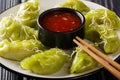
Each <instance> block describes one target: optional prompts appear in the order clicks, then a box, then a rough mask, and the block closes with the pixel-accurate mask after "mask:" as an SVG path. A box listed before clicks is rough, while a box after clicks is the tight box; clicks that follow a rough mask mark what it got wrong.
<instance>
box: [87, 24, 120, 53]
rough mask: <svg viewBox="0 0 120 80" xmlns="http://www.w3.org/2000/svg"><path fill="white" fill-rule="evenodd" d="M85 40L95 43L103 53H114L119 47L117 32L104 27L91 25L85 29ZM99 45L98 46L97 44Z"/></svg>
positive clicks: (119, 41)
mask: <svg viewBox="0 0 120 80" xmlns="http://www.w3.org/2000/svg"><path fill="white" fill-rule="evenodd" d="M85 35H86V38H87V39H89V40H91V41H93V42H97V43H98V45H99V46H102V48H101V47H100V48H101V49H103V50H104V52H105V53H107V54H108V53H115V52H116V51H117V50H118V49H119V47H120V40H119V38H118V35H117V32H116V31H114V30H113V29H111V28H110V27H108V26H105V25H91V26H89V27H86V28H85ZM99 43H100V44H99Z"/></svg>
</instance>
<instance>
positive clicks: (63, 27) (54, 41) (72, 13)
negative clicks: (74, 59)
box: [37, 8, 85, 49]
mask: <svg viewBox="0 0 120 80" xmlns="http://www.w3.org/2000/svg"><path fill="white" fill-rule="evenodd" d="M37 24H38V29H39V31H38V38H39V40H40V41H41V42H42V43H43V44H44V45H45V46H46V47H49V48H52V47H58V48H61V49H70V48H73V47H74V46H75V44H74V43H73V38H75V36H79V37H81V38H84V24H85V17H84V15H83V14H82V13H81V12H78V11H76V10H74V9H69V8H52V9H49V10H46V11H44V12H43V13H41V14H40V16H39V17H38V20H37Z"/></svg>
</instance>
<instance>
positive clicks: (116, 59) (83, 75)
mask: <svg viewBox="0 0 120 80" xmlns="http://www.w3.org/2000/svg"><path fill="white" fill-rule="evenodd" d="M83 2H90V3H93V4H96V5H99V6H101V7H104V8H106V9H108V8H107V7H105V6H103V5H100V4H97V3H95V2H92V1H87V0H85V1H83ZM23 3H25V2H23ZM20 4H22V3H19V4H16V5H13V6H11V7H9V8H7V9H5V10H3V11H1V12H0V15H1V14H3V13H4V12H6V11H7V10H9V9H11V8H14V7H16V6H20ZM119 59H120V54H119V55H118V56H117V57H116V58H115V59H113V60H115V61H116V62H118V60H119ZM0 67H1V68H5V69H6V70H8V71H10V72H12V73H16V74H17V75H22V77H31V78H35V79H58V80H60V79H77V78H84V77H87V76H90V75H93V74H95V73H97V72H98V71H101V70H103V69H105V68H104V67H100V68H99V69H97V70H94V71H92V72H89V73H85V74H82V75H77V76H73V77H72V76H70V77H63V78H62V77H50V78H48V77H41V76H40V77H38V76H32V75H29V74H25V73H22V72H19V71H15V70H13V69H10V68H8V67H7V66H5V65H4V64H2V63H1V62H0Z"/></svg>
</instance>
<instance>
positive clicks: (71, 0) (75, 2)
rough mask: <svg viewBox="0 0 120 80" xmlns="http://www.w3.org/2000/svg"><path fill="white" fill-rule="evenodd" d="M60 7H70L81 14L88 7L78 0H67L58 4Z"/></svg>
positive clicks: (85, 11) (87, 9)
mask: <svg viewBox="0 0 120 80" xmlns="http://www.w3.org/2000/svg"><path fill="white" fill-rule="evenodd" d="M59 6H60V7H65V8H71V9H75V10H78V11H80V12H82V13H83V14H85V13H87V12H88V11H89V10H90V9H89V7H87V6H86V5H85V4H84V3H83V2H82V1H80V0H67V1H66V2H64V3H62V4H60V5H59Z"/></svg>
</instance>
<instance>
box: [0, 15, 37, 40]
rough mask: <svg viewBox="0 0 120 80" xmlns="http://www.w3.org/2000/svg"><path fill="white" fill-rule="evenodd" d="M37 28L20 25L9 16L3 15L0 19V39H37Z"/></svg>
mask: <svg viewBox="0 0 120 80" xmlns="http://www.w3.org/2000/svg"><path fill="white" fill-rule="evenodd" d="M37 37H38V34H37V30H35V29H33V28H30V27H28V26H23V25H20V24H19V22H17V21H16V20H15V19H13V18H12V17H11V16H8V17H4V18H2V20H1V21H0V40H4V39H7V40H9V41H15V40H25V39H26V40H28V39H37Z"/></svg>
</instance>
